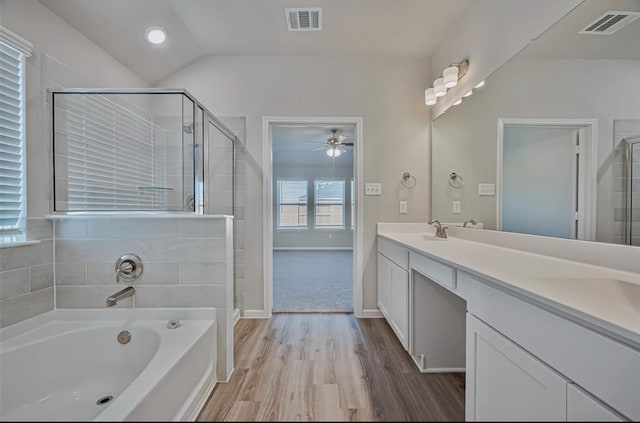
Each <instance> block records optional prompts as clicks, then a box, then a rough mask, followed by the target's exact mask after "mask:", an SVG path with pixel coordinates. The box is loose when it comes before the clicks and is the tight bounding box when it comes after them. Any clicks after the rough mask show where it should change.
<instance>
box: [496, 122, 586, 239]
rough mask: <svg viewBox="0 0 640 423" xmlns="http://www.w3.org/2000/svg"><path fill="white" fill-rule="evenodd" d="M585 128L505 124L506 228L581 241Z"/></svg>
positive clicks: (507, 229)
mask: <svg viewBox="0 0 640 423" xmlns="http://www.w3.org/2000/svg"><path fill="white" fill-rule="evenodd" d="M579 162H580V155H579V128H576V127H560V126H556V127H552V126H505V128H504V134H503V145H502V182H501V186H502V194H501V195H502V230H504V231H508V232H518V233H526V234H533V235H545V236H554V237H560V238H578V235H579V233H578V232H579V230H578V226H579V224H578V216H579V213H580V212H581V211H580V210H578V204H579V201H578V198H579V197H578V196H579V192H578V184H579V181H580V178H579V175H578V172H579V171H580V169H579V168H580V166H579Z"/></svg>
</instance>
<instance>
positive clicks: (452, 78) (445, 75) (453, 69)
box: [442, 66, 458, 88]
mask: <svg viewBox="0 0 640 423" xmlns="http://www.w3.org/2000/svg"><path fill="white" fill-rule="evenodd" d="M442 79H443V81H444V86H445V87H446V88H453V87H455V86H456V85H458V67H457V66H449V67H448V68H446V69H445V70H444V72H442Z"/></svg>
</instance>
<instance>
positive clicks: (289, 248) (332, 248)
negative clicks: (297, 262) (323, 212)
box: [273, 247, 353, 251]
mask: <svg viewBox="0 0 640 423" xmlns="http://www.w3.org/2000/svg"><path fill="white" fill-rule="evenodd" d="M351 250H353V247H273V251H351Z"/></svg>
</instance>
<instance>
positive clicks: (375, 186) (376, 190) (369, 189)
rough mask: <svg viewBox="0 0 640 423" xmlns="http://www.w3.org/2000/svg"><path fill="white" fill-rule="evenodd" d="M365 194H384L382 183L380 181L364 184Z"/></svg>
mask: <svg viewBox="0 0 640 423" xmlns="http://www.w3.org/2000/svg"><path fill="white" fill-rule="evenodd" d="M364 195H382V184H380V183H367V184H364Z"/></svg>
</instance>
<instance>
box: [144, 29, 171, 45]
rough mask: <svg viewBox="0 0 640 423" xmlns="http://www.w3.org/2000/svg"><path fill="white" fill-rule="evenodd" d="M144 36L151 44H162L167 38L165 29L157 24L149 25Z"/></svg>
mask: <svg viewBox="0 0 640 423" xmlns="http://www.w3.org/2000/svg"><path fill="white" fill-rule="evenodd" d="M144 38H145V39H146V40H147V41H149V42H150V43H151V44H162V43H164V42H165V41H166V40H167V31H165V29H164V28H161V27H159V26H151V27H149V28H147V30H146V31H145V33H144Z"/></svg>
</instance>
